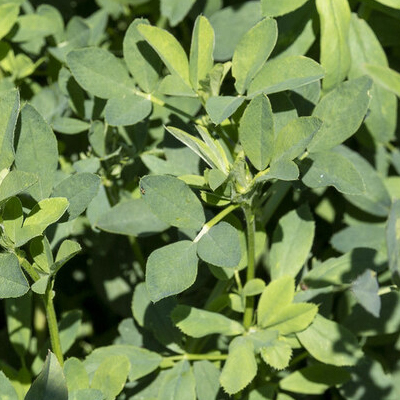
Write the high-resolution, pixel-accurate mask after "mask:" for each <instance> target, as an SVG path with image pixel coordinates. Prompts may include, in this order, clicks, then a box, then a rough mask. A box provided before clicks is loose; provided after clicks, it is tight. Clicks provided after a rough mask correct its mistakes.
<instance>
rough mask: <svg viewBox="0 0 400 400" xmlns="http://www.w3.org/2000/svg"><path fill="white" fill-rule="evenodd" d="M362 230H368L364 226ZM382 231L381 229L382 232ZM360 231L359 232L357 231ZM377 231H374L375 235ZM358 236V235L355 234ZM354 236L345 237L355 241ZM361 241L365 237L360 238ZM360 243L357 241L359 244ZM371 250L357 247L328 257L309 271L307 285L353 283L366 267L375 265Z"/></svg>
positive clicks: (306, 275)
mask: <svg viewBox="0 0 400 400" xmlns="http://www.w3.org/2000/svg"><path fill="white" fill-rule="evenodd" d="M362 230H364V231H365V230H367V229H365V227H362ZM381 232H382V231H380V233H381ZM357 233H358V232H357ZM376 234H377V232H376V231H374V232H373V235H376ZM355 236H356V235H355ZM353 239H354V237H353V238H351V239H350V238H349V237H347V238H345V240H346V241H349V240H350V241H351V242H353V241H354V240H353ZM360 240H361V243H366V244H367V242H362V241H363V238H360ZM357 245H358V243H355V246H357ZM371 253H373V251H371V250H370V249H368V248H357V247H356V248H355V249H354V250H353V251H349V252H348V253H346V254H343V255H342V256H340V257H332V258H328V259H327V260H325V261H324V262H322V263H319V264H318V265H315V266H313V268H312V270H311V271H308V272H307V273H306V274H305V275H304V277H303V281H304V282H305V283H306V285H308V286H311V287H313V288H319V287H325V286H329V285H342V284H343V283H351V281H352V280H354V279H356V278H357V276H358V275H360V274H362V273H363V272H364V271H365V269H366V268H368V267H370V268H372V267H373V265H374V264H373V260H372V259H371V258H372V257H371Z"/></svg>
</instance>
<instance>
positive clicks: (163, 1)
mask: <svg viewBox="0 0 400 400" xmlns="http://www.w3.org/2000/svg"><path fill="white" fill-rule="evenodd" d="M195 1H196V0H187V1H180V0H160V11H161V15H162V16H163V17H167V18H168V19H169V22H170V25H171V26H176V25H178V24H179V22H181V21H182V20H183V19H184V18H185V16H186V15H187V14H188V12H189V11H190V9H191V8H192V6H193V4H194V3H195Z"/></svg>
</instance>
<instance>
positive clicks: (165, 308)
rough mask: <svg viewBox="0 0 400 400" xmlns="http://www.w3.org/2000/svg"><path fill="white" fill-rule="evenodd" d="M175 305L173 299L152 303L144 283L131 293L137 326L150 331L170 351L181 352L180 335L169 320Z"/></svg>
mask: <svg viewBox="0 0 400 400" xmlns="http://www.w3.org/2000/svg"><path fill="white" fill-rule="evenodd" d="M176 304H177V302H176V299H175V298H173V297H169V298H166V299H162V300H161V301H158V302H157V303H153V302H152V301H151V299H150V297H149V292H148V291H147V287H146V284H145V282H141V283H139V284H138V285H136V287H135V291H134V293H133V299H132V313H133V316H134V318H135V320H136V322H137V323H138V325H139V326H141V327H143V328H145V329H146V330H149V331H151V332H152V333H153V335H154V337H155V338H156V339H157V340H158V341H159V342H160V343H161V344H163V345H164V346H166V347H167V348H169V349H170V350H172V351H176V352H181V351H182V350H181V345H182V344H181V342H182V333H181V331H180V330H179V329H178V328H177V327H176V326H175V325H174V324H173V322H172V319H171V312H172V310H173V309H174V308H175V307H176Z"/></svg>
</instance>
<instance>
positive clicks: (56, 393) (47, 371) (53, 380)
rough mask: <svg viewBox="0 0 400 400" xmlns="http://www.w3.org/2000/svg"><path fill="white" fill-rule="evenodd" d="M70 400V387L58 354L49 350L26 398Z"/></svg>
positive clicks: (33, 399)
mask: <svg viewBox="0 0 400 400" xmlns="http://www.w3.org/2000/svg"><path fill="white" fill-rule="evenodd" d="M55 398H56V399H57V400H68V389H67V385H66V382H65V378H64V375H63V372H62V368H61V366H60V364H59V363H58V361H57V358H56V356H55V355H54V354H53V353H52V352H50V351H49V353H48V355H47V357H46V361H45V363H44V366H43V369H42V371H41V372H40V374H39V376H38V377H37V378H36V379H35V381H34V382H33V383H32V386H31V387H30V389H29V391H28V393H27V394H26V396H25V400H37V399H42V400H53V399H55Z"/></svg>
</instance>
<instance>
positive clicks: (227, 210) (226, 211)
mask: <svg viewBox="0 0 400 400" xmlns="http://www.w3.org/2000/svg"><path fill="white" fill-rule="evenodd" d="M237 208H239V204H231V205H229V206H228V207H226V208H224V209H223V210H222V211H221V212H220V213H219V214H217V215H216V216H215V217H214V218H212V219H210V220H209V221H208V222H207V223H206V224H204V225H203V228H202V229H201V231H200V232H199V234H198V235H197V236H196V237H195V239H194V240H193V242H194V243H196V242H198V241H199V240H200V239H201V237H202V236H203V235H205V234H206V233H207V232H208V231H209V230H210V228H211V227H213V226H214V225H215V224H217V223H218V222H219V221H221V220H222V219H224V218H225V217H226V216H227V215H228V214H229V213H231V212H232V211H234V210H236V209H237Z"/></svg>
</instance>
